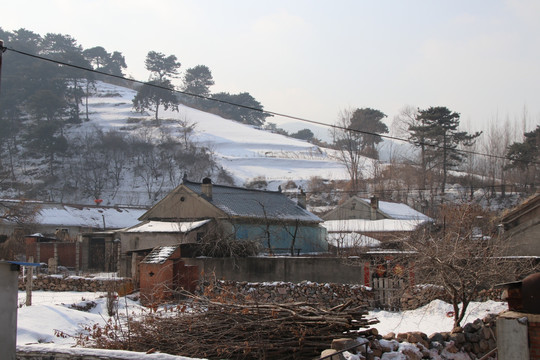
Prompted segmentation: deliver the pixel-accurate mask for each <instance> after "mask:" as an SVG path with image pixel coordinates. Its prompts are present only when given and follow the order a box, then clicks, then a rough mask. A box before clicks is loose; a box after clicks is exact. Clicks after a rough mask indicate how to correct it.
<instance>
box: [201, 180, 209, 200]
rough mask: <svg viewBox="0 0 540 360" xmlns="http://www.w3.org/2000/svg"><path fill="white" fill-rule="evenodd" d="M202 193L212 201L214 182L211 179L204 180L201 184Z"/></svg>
mask: <svg viewBox="0 0 540 360" xmlns="http://www.w3.org/2000/svg"><path fill="white" fill-rule="evenodd" d="M201 191H202V194H203V196H204V197H206V199H207V200H212V180H211V179H210V178H207V177H206V178H204V179H203V181H202V184H201Z"/></svg>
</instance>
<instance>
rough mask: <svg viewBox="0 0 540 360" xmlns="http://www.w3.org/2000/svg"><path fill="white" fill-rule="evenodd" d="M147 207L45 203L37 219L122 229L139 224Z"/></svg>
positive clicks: (49, 222)
mask: <svg viewBox="0 0 540 360" xmlns="http://www.w3.org/2000/svg"><path fill="white" fill-rule="evenodd" d="M145 211H146V209H139V208H120V207H118V208H116V207H101V206H71V205H62V204H43V205H42V206H41V207H40V209H39V211H38V214H37V215H36V217H35V221H36V222H37V223H38V224H42V225H63V226H84V227H92V228H108V229H120V228H125V227H129V226H133V225H134V224H137V222H138V220H137V219H138V218H139V217H140V216H141V215H142V214H144V213H145Z"/></svg>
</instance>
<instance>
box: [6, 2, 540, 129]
mask: <svg viewBox="0 0 540 360" xmlns="http://www.w3.org/2000/svg"><path fill="white" fill-rule="evenodd" d="M1 13H2V15H3V16H2V21H1V22H0V26H1V27H2V29H4V30H7V31H13V30H17V29H20V28H25V29H27V30H31V31H34V32H36V33H38V34H40V35H42V36H44V35H45V34H46V33H61V34H68V35H71V36H72V37H74V38H75V39H76V40H77V41H78V43H79V44H80V45H82V46H83V47H84V48H90V47H94V46H103V47H104V48H105V49H106V50H107V51H109V52H113V51H120V52H122V54H123V55H124V56H125V58H126V62H127V65H128V69H127V73H128V74H129V75H130V76H133V77H134V78H136V79H137V80H143V81H146V80H147V79H148V72H147V71H146V69H145V68H144V60H145V57H146V54H147V53H148V51H151V50H153V51H158V52H162V53H164V54H165V55H171V54H174V55H176V56H177V58H178V60H179V61H180V62H181V63H182V67H181V70H182V69H183V70H185V69H188V68H191V67H194V66H196V65H199V64H203V65H206V66H208V67H209V68H210V70H211V71H212V74H213V77H214V80H215V82H216V85H215V86H214V87H212V88H211V90H212V92H218V91H227V92H230V93H238V92H249V93H250V94H251V95H252V96H254V97H255V98H256V99H257V100H258V101H259V102H261V103H262V104H263V106H264V108H265V109H266V110H270V111H274V112H279V113H285V114H288V115H293V116H297V117H302V118H307V119H310V120H313V121H319V122H325V123H334V122H335V121H336V120H337V117H338V113H339V112H340V110H343V109H349V108H363V107H371V108H375V109H379V110H381V111H382V112H384V113H385V114H387V115H388V118H389V119H390V121H389V123H390V122H391V119H392V118H393V117H394V116H395V115H396V114H398V113H399V111H400V109H401V108H403V107H404V106H405V105H410V106H414V107H420V108H427V107H429V106H446V107H448V108H449V109H451V110H453V111H456V112H459V113H460V114H461V123H462V125H463V126H464V127H467V128H468V129H469V130H486V129H487V127H488V124H489V122H490V121H496V120H497V119H498V120H497V121H503V120H504V119H506V118H510V119H511V120H512V121H514V120H515V119H521V118H522V117H523V114H524V111H525V112H526V114H527V117H528V128H529V129H531V128H533V127H534V126H536V124H539V123H540V21H539V19H540V1H537V0H523V1H518V0H508V1H503V0H465V1H461V0H447V1H446V0H440V1H431V0H423V1H420V0H418V1H414V0H407V1H402V0H391V1H390V0H389V1H382V0H381V1H375V0H373V1H362V0H351V1H344V0H341V1H340V0H337V1H336V0H333V1H330V0H328V1H318V0H284V1H281V0H227V1H225V0H198V1H195V0H193V1H192V0H153V1H147V0H145V1H141V0H129V1H127V0H47V1H43V0H19V1H9V2H8V1H6V2H4V3H3V4H2V9H1ZM6 45H7V46H8V47H9V43H7V44H6ZM177 84H178V85H179V84H180V82H179V81H178V82H177ZM268 121H270V122H278V123H280V122H281V120H280V119H276V118H269V119H268ZM520 122H521V120H520ZM302 127H305V126H304V124H302V126H300V128H302Z"/></svg>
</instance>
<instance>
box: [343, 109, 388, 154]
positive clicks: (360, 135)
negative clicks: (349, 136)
mask: <svg viewBox="0 0 540 360" xmlns="http://www.w3.org/2000/svg"><path fill="white" fill-rule="evenodd" d="M385 117H386V115H385V114H384V113H383V112H382V111H379V110H375V109H371V108H363V109H356V110H355V111H354V112H353V114H352V117H351V119H350V123H349V126H348V127H347V128H348V129H350V130H353V131H357V133H356V134H355V137H356V138H357V142H358V146H359V151H360V152H361V153H362V154H363V155H365V156H367V157H370V158H373V159H378V158H379V152H378V151H377V148H376V146H377V144H379V143H380V142H381V141H382V138H381V136H380V135H378V134H387V133H388V127H387V126H386V124H384V123H383V122H382V119H384V118H385Z"/></svg>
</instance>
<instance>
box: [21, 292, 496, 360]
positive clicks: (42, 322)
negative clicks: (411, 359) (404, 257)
mask: <svg viewBox="0 0 540 360" xmlns="http://www.w3.org/2000/svg"><path fill="white" fill-rule="evenodd" d="M104 295H105V294H104V293H91V292H49V291H35V292H33V295H32V306H29V307H27V306H25V305H24V303H25V299H26V294H25V293H24V292H19V304H20V308H19V310H18V311H19V313H18V329H17V346H24V347H25V348H26V347H27V346H31V347H32V348H36V349H37V348H51V347H54V348H63V349H69V351H70V352H71V353H73V354H77V351H80V350H79V349H77V348H74V347H73V346H74V345H75V340H74V339H73V338H71V337H67V338H61V337H57V336H55V333H58V332H59V331H60V332H63V333H66V334H70V335H75V334H76V333H77V332H79V331H80V330H81V329H82V327H83V326H84V325H92V324H94V323H99V324H103V323H105V322H106V321H107V319H108V316H107V308H106V299H105V297H104ZM90 300H91V301H94V302H96V304H97V306H96V307H95V308H94V309H92V310H91V311H90V312H85V311H79V310H75V309H72V308H71V307H70V305H72V304H79V303H81V302H84V301H90ZM118 304H119V305H118V306H119V312H120V313H126V312H127V313H129V314H132V313H143V312H144V311H145V309H144V308H143V307H142V306H141V305H140V304H139V303H138V302H136V301H132V300H130V299H126V298H120V299H119V302H118ZM506 309H507V304H506V303H502V302H494V301H488V302H483V303H478V302H475V303H471V304H470V305H469V310H468V313H467V317H466V318H465V320H464V321H463V325H464V324H466V323H468V322H472V321H474V320H475V319H477V318H483V317H484V316H485V315H486V314H488V313H499V312H501V311H504V310H506ZM451 310H452V307H451V305H450V304H447V303H445V302H443V301H439V300H435V301H433V302H431V303H430V304H428V305H426V306H424V307H421V308H419V309H416V310H411V311H402V312H388V311H372V312H370V314H369V317H375V318H377V319H378V320H379V321H380V323H379V324H376V325H374V327H375V328H377V330H378V331H379V333H380V334H382V335H385V334H387V333H389V332H394V333H396V334H397V333H399V332H407V331H422V332H424V333H426V334H427V335H430V334H432V333H434V332H440V331H450V330H451V329H452V319H451V318H449V317H447V316H446V314H447V312H449V311H451ZM95 352H96V354H107V353H110V351H105V350H95ZM114 354H115V356H121V357H122V358H125V359H141V358H143V359H160V360H169V359H170V360H172V359H177V360H178V359H191V358H186V357H181V356H170V355H165V354H149V355H144V357H143V356H142V355H141V354H138V353H131V352H127V351H114Z"/></svg>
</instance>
